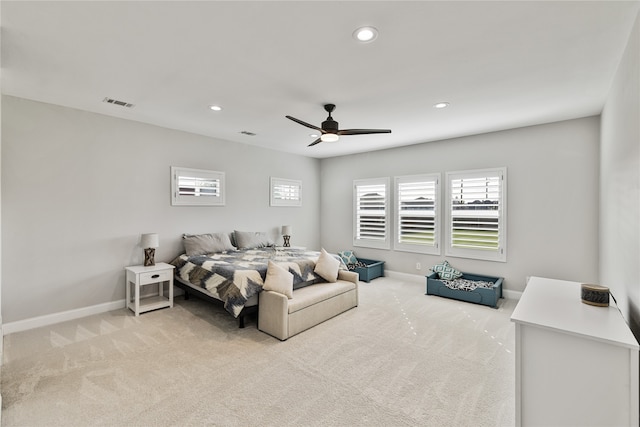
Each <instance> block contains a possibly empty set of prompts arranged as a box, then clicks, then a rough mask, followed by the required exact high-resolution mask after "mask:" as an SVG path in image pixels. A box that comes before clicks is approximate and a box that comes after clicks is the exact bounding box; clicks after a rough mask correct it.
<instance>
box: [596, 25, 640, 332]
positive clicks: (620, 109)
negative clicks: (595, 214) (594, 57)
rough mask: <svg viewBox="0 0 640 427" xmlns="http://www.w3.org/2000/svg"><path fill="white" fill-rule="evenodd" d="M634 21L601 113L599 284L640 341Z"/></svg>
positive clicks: (639, 93) (638, 43)
mask: <svg viewBox="0 0 640 427" xmlns="http://www.w3.org/2000/svg"><path fill="white" fill-rule="evenodd" d="M639 118H640V18H639V17H638V16H637V17H636V22H635V26H634V28H633V31H632V33H631V36H630V38H629V42H628V44H627V47H626V50H625V53H624V56H623V58H622V61H621V62H620V65H619V67H618V71H617V73H616V77H615V79H614V82H613V85H612V86H611V90H610V92H609V96H608V98H607V102H606V104H605V107H604V110H603V111H602V137H601V138H602V141H601V153H600V159H601V160H600V170H601V174H600V194H601V201H600V216H601V219H600V281H601V282H602V284H604V285H607V286H609V287H610V288H611V291H612V293H613V295H614V296H615V297H616V299H617V301H618V305H619V307H620V309H621V310H622V313H623V314H624V316H625V317H626V318H627V320H628V321H629V323H630V325H631V327H632V329H633V330H634V333H635V335H636V337H640V225H639V223H640V123H639Z"/></svg>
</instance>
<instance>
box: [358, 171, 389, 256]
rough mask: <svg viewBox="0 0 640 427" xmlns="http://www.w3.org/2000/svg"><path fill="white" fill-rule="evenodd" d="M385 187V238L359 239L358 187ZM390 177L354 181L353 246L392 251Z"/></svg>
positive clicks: (383, 214)
mask: <svg viewBox="0 0 640 427" xmlns="http://www.w3.org/2000/svg"><path fill="white" fill-rule="evenodd" d="M363 186H368V187H376V186H377V187H379V186H383V187H384V196H383V197H384V201H383V203H384V207H383V213H382V215H381V216H382V217H383V218H384V233H383V234H384V237H383V238H382V239H374V238H366V237H359V235H360V233H359V230H358V224H359V211H358V194H359V193H358V187H363ZM389 187H390V179H389V177H384V178H369V179H357V180H354V181H353V246H358V247H365V248H375V249H390V248H391V244H390V242H391V238H390V234H391V230H390V227H389V225H390V223H391V221H390V218H389V190H390V188H389Z"/></svg>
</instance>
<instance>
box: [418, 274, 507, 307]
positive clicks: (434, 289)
mask: <svg viewBox="0 0 640 427" xmlns="http://www.w3.org/2000/svg"><path fill="white" fill-rule="evenodd" d="M462 278H463V279H467V280H482V281H484V282H493V286H492V287H491V288H476V289H474V290H472V291H464V290H460V289H450V288H448V287H447V286H446V285H445V284H444V283H442V281H441V280H439V279H438V273H431V274H430V275H428V276H427V293H426V295H437V296H441V297H445V298H451V299H456V300H459V301H466V302H472V303H476V304H482V305H487V306H489V307H493V308H498V299H500V298H502V281H503V279H502V277H492V276H481V275H478V274H471V273H462Z"/></svg>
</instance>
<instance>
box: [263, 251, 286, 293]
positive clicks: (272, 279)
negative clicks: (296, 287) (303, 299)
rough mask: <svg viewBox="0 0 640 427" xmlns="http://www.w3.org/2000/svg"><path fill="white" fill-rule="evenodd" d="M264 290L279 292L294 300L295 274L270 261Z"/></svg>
mask: <svg viewBox="0 0 640 427" xmlns="http://www.w3.org/2000/svg"><path fill="white" fill-rule="evenodd" d="M262 289H264V290H265V291H274V292H278V293H280V294H282V295H286V296H287V298H289V299H291V298H293V274H291V273H289V272H288V271H287V270H285V269H284V268H282V267H280V266H279V265H278V264H276V263H275V262H273V261H271V260H269V264H268V265H267V277H265V279H264V286H262Z"/></svg>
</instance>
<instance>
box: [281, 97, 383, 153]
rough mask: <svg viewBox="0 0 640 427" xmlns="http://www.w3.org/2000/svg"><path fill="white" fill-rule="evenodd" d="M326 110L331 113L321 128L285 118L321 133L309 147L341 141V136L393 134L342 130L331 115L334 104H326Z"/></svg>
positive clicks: (291, 118) (376, 130)
mask: <svg viewBox="0 0 640 427" xmlns="http://www.w3.org/2000/svg"><path fill="white" fill-rule="evenodd" d="M324 109H325V111H326V112H327V113H329V117H327V120H325V121H324V122H322V125H321V127H317V126H314V125H310V124H309V123H307V122H303V121H302V120H299V119H296V118H295V117H291V116H285V117H286V118H287V119H289V120H293V121H294V122H296V123H300V124H301V125H302V126H306V127H308V128H311V129H315V130H317V131H319V132H320V133H321V135H320V137H319V138H318V139H316V140H315V141H313V142H312V143H311V144H309V147H311V146H313V145H316V144H319V143H320V142H335V141H337V140H338V139H340V135H366V134H371V133H391V130H389V129H342V130H340V129H339V128H338V122H336V121H335V120H333V117H331V113H332V112H333V110H335V109H336V106H335V105H334V104H325V106H324Z"/></svg>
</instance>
